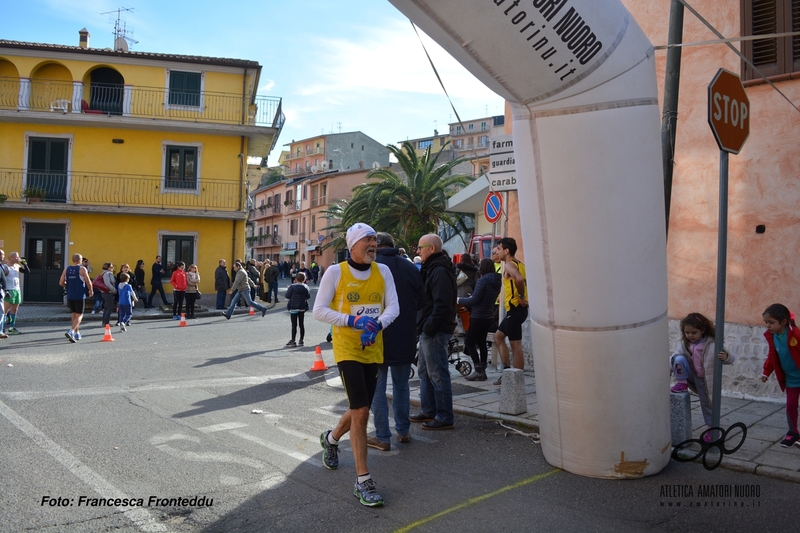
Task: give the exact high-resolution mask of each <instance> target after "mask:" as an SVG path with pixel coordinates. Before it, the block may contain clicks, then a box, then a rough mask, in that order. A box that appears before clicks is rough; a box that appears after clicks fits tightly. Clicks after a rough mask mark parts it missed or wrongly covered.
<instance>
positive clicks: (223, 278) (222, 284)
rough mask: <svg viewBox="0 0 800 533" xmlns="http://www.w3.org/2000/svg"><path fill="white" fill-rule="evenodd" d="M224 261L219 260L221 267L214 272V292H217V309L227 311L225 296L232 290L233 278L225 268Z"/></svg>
mask: <svg viewBox="0 0 800 533" xmlns="http://www.w3.org/2000/svg"><path fill="white" fill-rule="evenodd" d="M225 265H226V262H225V260H224V259H220V260H219V266H218V267H217V269H216V270H215V271H214V290H215V291H217V309H222V310H225V309H226V307H225V296H226V294H227V293H228V289H230V288H231V277H230V276H229V275H228V270H227V269H226V268H225Z"/></svg>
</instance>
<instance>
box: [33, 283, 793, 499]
mask: <svg viewBox="0 0 800 533" xmlns="http://www.w3.org/2000/svg"><path fill="white" fill-rule="evenodd" d="M212 298H213V295H212V296H208V295H206V296H204V297H203V299H201V301H200V302H199V304H200V305H203V304H204V303H212V302H213V300H212ZM205 299H207V302H204V301H202V300H205ZM140 304H141V303H140ZM212 305H213V303H212ZM247 312H248V309H247V308H239V309H237V311H236V313H237V314H239V313H247ZM220 313H221V311H218V310H215V309H213V307H212V308H210V309H209V308H207V307H203V308H202V310H198V311H197V312H196V313H195V314H196V315H197V316H209V315H218V314H220ZM171 315H172V309H171V308H167V307H163V308H152V309H147V310H145V309H143V308H142V307H141V305H140V307H139V308H137V309H136V310H135V311H134V318H133V320H134V321H136V320H157V319H169V318H171ZM101 318H102V315H99V314H96V315H91V314H86V315H85V318H84V320H86V321H99V320H101ZM68 320H70V313H69V311H68V310H67V308H66V307H65V306H62V305H59V304H27V303H24V302H23V304H22V305H21V306H20V311H19V314H18V316H17V321H18V325H19V327H20V329H21V330H22V331H23V332H24V326H25V323H26V322H55V321H68ZM112 320H116V314H113V315H112ZM462 355H463V354H462ZM450 371H451V372H450V374H451V378H452V383H453V408H454V410H455V412H457V413H460V414H464V415H469V416H475V417H479V418H485V419H491V420H502V421H504V422H505V423H510V424H516V425H518V426H520V427H521V428H523V431H526V432H531V431H538V430H539V419H538V404H537V401H536V381H535V376H534V373H533V372H531V371H526V372H525V394H526V403H527V408H528V410H527V412H526V413H523V414H520V415H507V414H503V413H501V412H500V387H497V386H495V385H493V383H494V382H495V380H496V379H497V377H498V376H499V375H500V374H499V373H497V372H496V371H495V372H493V371H492V368H491V367H490V369H489V371H488V376H489V379H488V380H487V381H466V380H465V379H464V377H463V376H461V375H460V374H459V373H458V372H457V371H456V370H455V368H454V367H453V365H450ZM410 385H411V403H412V404H414V405H419V378H418V377H416V376H415V377H414V378H413V379H412V380H411V383H410ZM390 391H391V387H390ZM389 394H390V396H391V392H390V393H389ZM665 394H669V392H668V391H665ZM691 405H692V409H691V413H692V427H693V429H694V437H695V438H698V437H699V436H700V433H701V431H702V430H703V429H704V424H703V417H702V414H701V412H700V402H699V399H698V398H697V396H695V395H692V396H691ZM735 422H743V423H744V424H745V425H746V426H747V438H746V440H745V442H744V444H743V445H742V447H741V448H740V449H739V450H738V451H737V452H736V453H735V454H733V455H728V456H725V457H724V458H723V461H722V467H724V468H730V469H734V470H739V471H744V472H749V473H755V474H759V475H765V476H770V477H776V478H780V479H784V480H787V481H793V482H796V483H800V446H792V447H791V448H781V447H780V446H779V442H780V441H781V440H782V439H783V437H784V435H785V434H786V430H787V428H786V414H785V404H784V403H770V402H763V401H755V400H746V399H738V398H728V397H723V399H722V405H721V408H720V423H721V425H722V427H729V426H730V425H731V424H733V423H735Z"/></svg>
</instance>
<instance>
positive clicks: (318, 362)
mask: <svg viewBox="0 0 800 533" xmlns="http://www.w3.org/2000/svg"><path fill="white" fill-rule="evenodd" d="M319 370H328V367H327V366H325V361H323V360H322V348H320V347H319V346H317V349H316V350H315V351H314V366H312V367H311V372H317V371H319Z"/></svg>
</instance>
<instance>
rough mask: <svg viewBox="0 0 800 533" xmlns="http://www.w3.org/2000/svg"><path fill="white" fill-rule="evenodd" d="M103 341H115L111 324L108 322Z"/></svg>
mask: <svg viewBox="0 0 800 533" xmlns="http://www.w3.org/2000/svg"><path fill="white" fill-rule="evenodd" d="M101 342H114V337H112V336H111V324H106V334H105V335H103V340H102V341H101Z"/></svg>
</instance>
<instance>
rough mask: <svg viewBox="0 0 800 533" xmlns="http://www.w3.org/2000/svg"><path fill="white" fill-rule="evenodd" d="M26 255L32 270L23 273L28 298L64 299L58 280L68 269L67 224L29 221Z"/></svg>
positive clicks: (34, 300)
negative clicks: (65, 255) (66, 256)
mask: <svg viewBox="0 0 800 533" xmlns="http://www.w3.org/2000/svg"><path fill="white" fill-rule="evenodd" d="M25 235H26V244H25V255H24V257H25V259H27V261H28V268H30V269H31V272H30V274H23V275H22V278H23V283H24V284H25V285H24V290H25V292H24V295H25V301H28V302H58V303H61V302H62V301H63V295H64V289H63V288H62V287H61V286H60V285H59V284H58V280H59V279H60V278H61V272H62V271H63V270H64V266H65V265H64V235H65V228H64V224H30V223H29V224H27V227H26V232H25Z"/></svg>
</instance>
